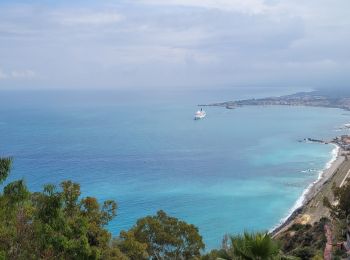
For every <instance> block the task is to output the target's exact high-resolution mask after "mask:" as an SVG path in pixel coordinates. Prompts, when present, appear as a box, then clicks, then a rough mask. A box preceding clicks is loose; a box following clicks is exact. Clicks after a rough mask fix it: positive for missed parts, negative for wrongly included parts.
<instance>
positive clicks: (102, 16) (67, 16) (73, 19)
mask: <svg viewBox="0 0 350 260" xmlns="http://www.w3.org/2000/svg"><path fill="white" fill-rule="evenodd" d="M54 17H55V18H56V20H57V21H58V22H59V23H61V24H63V25H68V26H74V25H94V26H99V25H107V24H114V23H117V22H119V21H121V20H122V19H123V16H121V15H120V14H118V13H116V12H109V11H104V12H92V11H88V12H87V11H79V12H61V13H56V14H54Z"/></svg>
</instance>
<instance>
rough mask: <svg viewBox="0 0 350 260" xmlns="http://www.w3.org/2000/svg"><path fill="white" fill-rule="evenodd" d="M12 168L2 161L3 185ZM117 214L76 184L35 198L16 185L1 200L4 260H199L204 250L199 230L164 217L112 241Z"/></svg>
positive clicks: (51, 188)
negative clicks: (111, 226) (109, 228)
mask: <svg viewBox="0 0 350 260" xmlns="http://www.w3.org/2000/svg"><path fill="white" fill-rule="evenodd" d="M11 164H12V159H11V158H0V183H3V182H4V181H5V180H6V178H7V177H8V175H9V173H10V170H11ZM116 213H117V204H116V202H114V201H112V200H107V201H104V202H103V203H102V204H100V203H98V201H97V200H96V199H95V198H92V197H85V198H81V192H80V186H79V184H77V183H73V182H71V181H64V182H62V183H61V184H60V186H59V187H56V186H55V185H52V184H49V185H46V186H45V187H44V189H43V191H42V192H35V193H31V192H30V191H29V190H28V189H27V187H26V185H25V182H24V181H23V180H18V181H14V182H11V183H9V184H7V185H6V186H5V187H4V188H3V192H2V194H0V259H117V260H128V259H131V260H138V259H140V260H142V259H199V257H200V251H201V250H202V249H204V243H203V241H202V237H201V236H200V235H199V234H198V229H197V228H196V227H195V226H193V225H189V224H187V223H185V222H183V221H179V220H178V219H176V218H173V217H169V216H167V215H166V213H165V212H163V211H159V212H158V213H157V215H156V216H148V217H145V218H142V219H140V220H138V222H137V224H136V225H135V226H134V227H133V228H131V229H130V230H129V231H123V232H121V234H120V237H119V238H116V239H112V236H111V234H110V233H109V232H108V231H107V229H106V228H105V227H106V225H107V224H108V223H109V222H110V221H111V220H112V219H113V218H114V217H115V216H116Z"/></svg>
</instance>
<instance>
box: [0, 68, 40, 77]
mask: <svg viewBox="0 0 350 260" xmlns="http://www.w3.org/2000/svg"><path fill="white" fill-rule="evenodd" d="M36 77H37V74H36V73H35V72H34V71H33V70H29V69H25V70H11V71H8V72H6V71H4V70H2V69H0V80H1V79H7V80H11V79H12V80H16V79H17V80H18V79H33V78H36Z"/></svg>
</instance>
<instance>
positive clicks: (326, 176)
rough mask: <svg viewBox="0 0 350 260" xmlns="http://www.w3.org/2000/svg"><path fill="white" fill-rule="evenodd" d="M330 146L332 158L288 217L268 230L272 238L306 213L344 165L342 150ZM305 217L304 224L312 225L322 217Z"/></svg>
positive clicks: (336, 145) (320, 206)
mask: <svg viewBox="0 0 350 260" xmlns="http://www.w3.org/2000/svg"><path fill="white" fill-rule="evenodd" d="M330 145H334V146H335V147H334V149H333V150H332V154H333V157H332V158H331V159H330V160H329V161H328V162H327V163H326V165H325V167H324V169H323V170H320V171H319V176H318V178H317V179H316V180H315V181H314V182H312V183H310V185H309V186H308V187H307V188H306V189H305V190H304V191H303V193H302V195H301V196H300V197H299V198H298V200H297V201H296V202H295V204H294V205H293V207H292V208H291V209H290V211H289V213H288V215H287V216H286V217H285V218H283V219H281V221H280V223H278V224H276V225H275V226H274V227H272V228H271V229H270V230H269V233H270V234H271V235H272V236H273V237H276V236H278V235H279V234H280V233H282V232H283V231H285V230H286V229H288V227H289V226H291V225H292V224H294V223H295V222H297V220H298V217H299V216H300V217H301V214H303V213H307V206H308V205H310V204H311V202H312V201H313V200H314V199H315V198H316V196H317V195H319V194H320V193H322V190H323V189H325V186H326V184H329V182H330V180H331V179H332V178H333V177H334V176H335V175H336V174H337V173H338V172H339V168H340V166H341V165H342V164H344V161H345V156H344V155H343V153H344V150H343V149H342V148H341V147H340V146H339V145H338V144H335V143H330ZM322 198H323V196H322ZM319 204H320V203H319V201H318V203H317V205H316V206H317V207H319V208H322V209H323V210H325V208H324V207H323V204H322V203H321V205H319ZM307 216H308V218H307V221H306V222H307V223H310V224H313V223H314V222H316V221H318V220H319V219H320V217H322V216H319V215H317V214H315V215H312V216H310V215H307Z"/></svg>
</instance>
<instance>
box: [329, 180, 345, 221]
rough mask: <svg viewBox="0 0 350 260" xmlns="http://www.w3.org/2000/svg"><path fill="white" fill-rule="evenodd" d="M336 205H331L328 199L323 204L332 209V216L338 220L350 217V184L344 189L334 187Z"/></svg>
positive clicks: (343, 187)
mask: <svg viewBox="0 0 350 260" xmlns="http://www.w3.org/2000/svg"><path fill="white" fill-rule="evenodd" d="M332 190H333V195H334V201H335V203H333V204H331V203H330V201H329V199H328V198H327V197H325V198H324V200H323V204H324V205H325V206H326V207H328V208H329V209H330V212H331V215H332V216H333V217H335V218H337V219H345V218H346V217H347V216H349V215H350V182H347V183H346V184H345V185H344V186H342V187H336V186H333V188H332Z"/></svg>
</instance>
